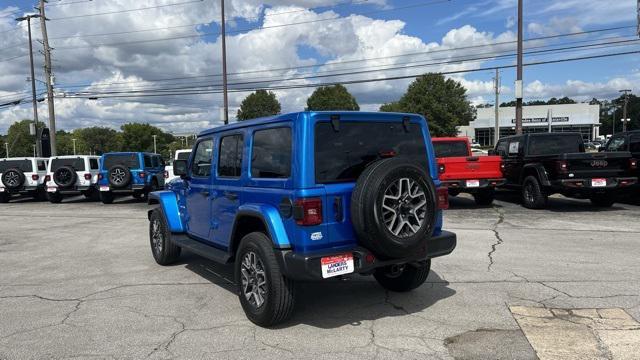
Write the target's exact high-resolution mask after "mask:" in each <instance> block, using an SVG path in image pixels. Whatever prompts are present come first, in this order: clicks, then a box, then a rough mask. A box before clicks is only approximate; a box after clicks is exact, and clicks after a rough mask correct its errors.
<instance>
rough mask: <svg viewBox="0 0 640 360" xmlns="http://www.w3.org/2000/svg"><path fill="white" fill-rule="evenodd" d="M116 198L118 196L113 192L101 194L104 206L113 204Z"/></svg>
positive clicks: (102, 192)
mask: <svg viewBox="0 0 640 360" xmlns="http://www.w3.org/2000/svg"><path fill="white" fill-rule="evenodd" d="M115 198H116V196H115V195H114V194H113V193H112V192H111V191H101V192H100V201H102V203H103V204H112V203H113V200H115Z"/></svg>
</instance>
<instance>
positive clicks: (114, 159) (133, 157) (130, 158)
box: [103, 154, 140, 169]
mask: <svg viewBox="0 0 640 360" xmlns="http://www.w3.org/2000/svg"><path fill="white" fill-rule="evenodd" d="M116 165H124V166H126V167H128V168H129V169H138V168H140V164H139V163H138V155H137V154H123V155H108V156H105V158H104V165H103V166H104V168H105V169H109V168H111V167H112V166H116Z"/></svg>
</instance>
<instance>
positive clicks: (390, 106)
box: [380, 102, 402, 112]
mask: <svg viewBox="0 0 640 360" xmlns="http://www.w3.org/2000/svg"><path fill="white" fill-rule="evenodd" d="M380 111H382V112H402V108H401V107H400V103H398V102H390V103H386V104H382V106H380Z"/></svg>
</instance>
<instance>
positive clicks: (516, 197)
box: [496, 191, 626, 213]
mask: <svg viewBox="0 0 640 360" xmlns="http://www.w3.org/2000/svg"><path fill="white" fill-rule="evenodd" d="M496 200H498V201H504V202H508V203H512V204H515V205H518V206H522V200H521V195H520V192H518V191H498V192H496ZM522 209H523V210H527V209H526V208H524V207H522ZM543 210H547V211H552V212H563V213H566V212H611V211H620V210H626V209H625V208H624V207H621V206H620V205H619V204H614V205H613V206H612V207H610V208H605V207H597V206H594V205H592V204H591V202H590V201H589V200H588V199H572V198H567V197H564V196H562V195H555V196H552V197H550V198H549V201H548V202H547V207H546V208H545V209H543ZM531 211H538V210H531Z"/></svg>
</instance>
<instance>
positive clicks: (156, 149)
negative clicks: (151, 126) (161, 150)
mask: <svg viewBox="0 0 640 360" xmlns="http://www.w3.org/2000/svg"><path fill="white" fill-rule="evenodd" d="M152 136H153V153H154V154H157V153H158V146H157V145H156V143H157V138H158V135H152Z"/></svg>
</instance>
